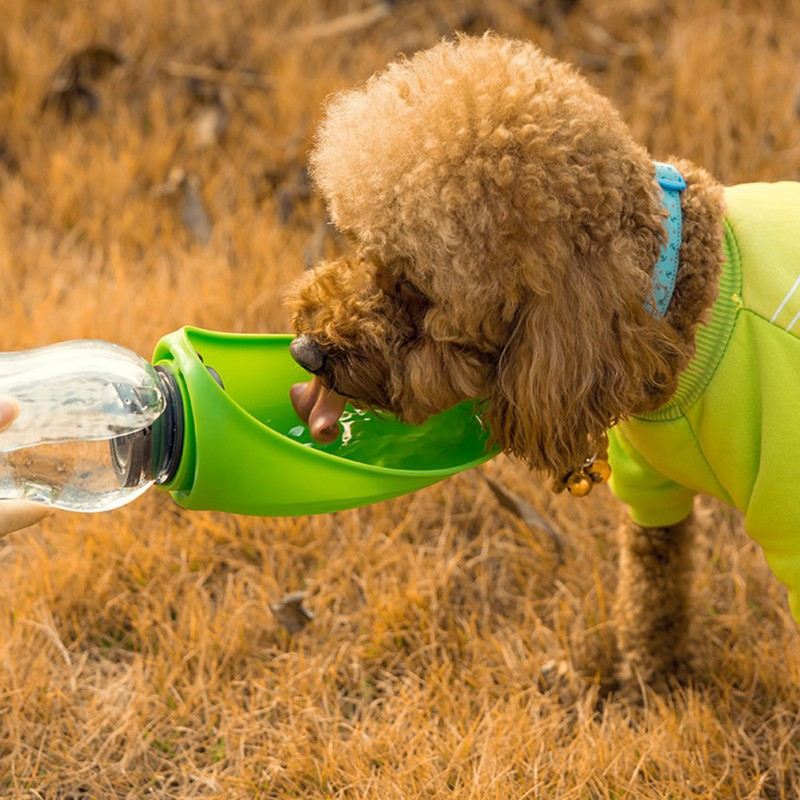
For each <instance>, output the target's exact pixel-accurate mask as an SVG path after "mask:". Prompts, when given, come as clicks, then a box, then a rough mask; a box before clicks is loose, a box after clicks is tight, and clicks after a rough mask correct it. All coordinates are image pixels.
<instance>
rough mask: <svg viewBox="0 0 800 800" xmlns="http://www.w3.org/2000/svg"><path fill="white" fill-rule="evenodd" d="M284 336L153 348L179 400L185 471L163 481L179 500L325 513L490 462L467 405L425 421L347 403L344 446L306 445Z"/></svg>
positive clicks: (189, 337) (265, 511)
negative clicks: (293, 395) (410, 420)
mask: <svg viewBox="0 0 800 800" xmlns="http://www.w3.org/2000/svg"><path fill="white" fill-rule="evenodd" d="M291 341H292V337H291V336H287V335H250V334H245V335H240V334H231V333H215V332H212V331H205V330H200V329H198V328H191V327H187V328H182V329H181V330H178V331H175V332H174V333H171V334H168V335H167V336H165V337H164V338H163V339H161V341H160V342H159V343H158V345H157V346H156V350H155V354H154V357H153V363H154V364H156V365H159V366H161V367H164V368H166V369H168V370H170V371H171V372H172V373H173V374H174V375H175V377H176V379H177V384H178V388H179V390H180V394H181V400H182V403H183V411H184V413H183V418H184V438H183V451H182V454H181V460H180V464H179V466H178V469H177V472H176V473H175V475H174V477H173V478H172V479H171V480H170V481H169V482H168V483H167V484H164V485H163V486H162V488H164V489H167V490H168V491H170V492H171V494H172V496H173V498H174V499H175V500H176V502H177V503H178V504H179V505H181V506H183V507H184V508H189V509H206V510H217V511H228V512H233V513H239V514H255V515H259V516H290V515H291V516H294V515H302V514H322V513H327V512H331V511H340V510H342V509H347V508H355V507H358V506H365V505H369V504H371V503H376V502H378V501H381V500H386V499H388V498H391V497H397V496H398V495H402V494H407V493H409V492H414V491H416V490H417V489H421V488H422V487H424V486H429V485H430V484H432V483H436V482H437V481H440V480H442V479H443V478H446V477H448V476H449V475H453V474H454V473H456V472H460V471H462V470H466V469H469V468H470V467H474V466H476V465H478V464H480V463H482V462H484V461H486V460H487V459H489V458H491V457H492V456H493V455H495V452H494V451H492V450H490V449H489V447H488V445H487V440H488V434H487V432H486V430H485V429H484V427H483V426H482V425H481V423H480V421H479V419H478V416H477V414H476V410H475V407H474V405H473V404H471V403H464V404H461V405H459V406H456V407H455V408H452V409H450V410H449V411H446V412H444V413H442V414H440V415H438V416H436V417H432V418H431V419H430V420H429V421H428V422H427V423H425V424H424V425H421V426H412V425H406V424H403V423H401V422H399V421H397V420H396V419H394V418H392V417H389V416H383V415H378V414H374V413H369V414H367V413H364V412H359V411H356V410H355V409H352V408H351V407H349V406H348V408H347V410H346V411H345V415H344V416H343V418H342V420H341V424H342V428H343V432H342V435H341V436H340V437H339V439H338V440H337V441H336V442H334V443H333V444H328V445H321V444H317V443H315V442H313V441H312V439H311V438H310V436H309V433H308V430H307V428H306V426H305V425H304V424H303V423H302V422H301V421H300V420H299V419H298V417H297V415H296V414H295V412H294V409H293V407H292V404H291V401H290V399H289V387H290V386H291V385H292V384H294V383H297V382H299V381H304V380H308V379H309V375H308V374H307V373H306V372H305V371H304V370H303V369H302V368H301V367H300V366H298V365H297V364H296V363H295V362H294V360H293V359H292V357H291V356H290V355H289V344H290V342H291ZM217 378H218V379H219V380H217Z"/></svg>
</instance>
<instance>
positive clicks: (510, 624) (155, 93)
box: [0, 0, 800, 800]
mask: <svg viewBox="0 0 800 800" xmlns="http://www.w3.org/2000/svg"><path fill="white" fill-rule="evenodd" d="M482 5H483V6H485V8H484V9H483V10H482V8H481V6H482ZM570 5H573V4H572V3H570V2H567V1H566V0H560V1H559V0H543V2H541V3H538V2H536V0H529V2H524V0H519V1H518V2H515V1H514V0H498V2H493V3H484V4H480V3H476V2H470V1H469V0H446V1H444V2H441V3H435V2H422V0H420V1H419V2H413V1H412V0H405V2H403V1H402V0H398V2H396V3H394V4H392V8H391V11H390V12H388V13H387V14H386V15H385V16H384V17H383V18H380V19H379V18H378V17H380V16H381V13H380V11H379V12H377V13H375V12H374V7H371V6H368V5H366V0H365V2H364V3H359V2H355V1H354V2H346V1H345V0H341V1H340V2H337V1H336V0H309V1H308V2H299V0H295V2H287V0H273V2H268V3H267V2H262V1H261V0H240V1H239V2H233V0H208V1H207V2H204V3H197V2H188V0H172V2H167V3H162V2H156V1H155V0H116V2H110V0H106V2H98V3H82V2H70V3H66V2H63V3H62V2H57V1H56V0H50V2H46V0H0V19H2V20H3V33H2V38H0V109H2V110H1V111H0V119H2V120H3V126H2V129H0V259H2V275H0V289H1V290H2V291H1V292H0V298H1V300H0V303H1V304H0V314H1V315H2V316H0V319H2V324H1V325H0V348H2V349H19V348H25V347H32V346H35V345H40V344H44V343H47V342H51V341H54V340H58V339H65V338H74V337H83V336H92V337H100V338H106V339H110V340H113V341H117V342H120V343H122V344H124V345H127V346H130V347H132V348H134V349H136V350H138V351H139V352H141V353H145V354H149V353H150V352H151V351H152V348H153V345H154V344H155V342H156V341H157V339H158V338H159V337H160V336H161V335H162V334H164V333H166V332H168V331H171V330H173V329H175V328H177V327H179V326H180V325H183V324H188V323H191V324H196V325H200V326H203V327H208V328H214V329H220V330H235V331H283V330H286V329H287V328H288V322H287V317H286V314H285V313H284V312H283V311H282V309H281V292H282V288H283V287H284V286H285V285H286V284H287V283H288V282H289V281H291V280H292V279H293V278H295V277H296V276H297V275H298V274H300V272H301V271H302V269H303V267H304V263H305V261H306V259H307V258H314V257H315V256H316V255H318V254H319V253H320V252H321V251H322V250H325V251H327V252H333V250H334V249H335V248H336V246H337V243H336V241H335V240H333V239H332V238H330V237H328V238H327V239H324V238H323V234H322V232H323V231H324V227H323V224H324V219H325V218H324V213H323V210H322V209H321V208H320V207H319V205H318V203H317V202H316V201H313V200H309V199H308V198H307V197H306V196H305V194H306V191H307V187H306V185H305V183H304V181H303V177H302V172H301V169H302V165H303V161H304V153H305V151H306V148H307V145H308V142H309V138H310V136H311V134H312V130H313V125H314V121H315V119H316V118H317V117H318V115H319V110H320V103H321V101H322V100H323V98H324V97H325V96H326V95H327V94H329V93H330V92H331V91H333V90H335V89H337V88H339V87H344V86H347V85H350V84H351V83H353V82H355V81H358V80H361V79H363V78H365V77H366V76H367V75H369V74H370V72H371V71H372V70H373V69H375V68H377V67H379V66H380V65H382V64H383V63H384V62H385V61H386V60H387V59H389V58H391V57H393V56H394V55H395V54H397V53H398V52H399V51H401V50H405V51H409V52H410V51H413V50H414V49H416V48H419V47H423V46H427V45H430V44H432V43H434V42H435V41H436V40H437V39H438V38H439V37H440V36H442V35H445V34H448V33H449V32H451V31H452V30H454V29H468V30H470V31H472V32H479V31H481V30H483V29H485V28H486V27H487V26H492V27H493V28H495V29H496V30H499V31H501V32H504V33H510V34H514V35H518V36H524V37H528V38H531V39H533V40H535V41H537V42H539V43H541V44H542V45H543V46H544V47H545V49H547V50H548V51H549V52H551V53H553V54H555V55H557V56H561V57H564V58H567V59H570V60H572V61H574V62H576V63H577V64H578V65H580V66H581V67H582V69H583V70H584V71H585V73H586V74H587V75H588V76H589V78H590V79H591V80H592V81H593V82H594V83H596V84H597V85H598V86H599V87H600V88H601V89H603V90H604V91H606V92H607V93H608V94H609V95H611V96H612V97H613V98H614V99H615V100H616V101H617V102H618V103H619V105H620V107H621V108H622V111H623V114H624V116H625V117H626V119H627V120H628V121H629V122H630V124H631V125H632V127H633V129H634V132H635V134H636V135H637V136H638V137H639V138H640V139H641V140H642V141H643V142H644V143H645V144H646V145H648V146H649V147H650V148H651V150H652V152H653V154H654V156H655V157H665V156H666V155H668V154H670V153H676V154H680V155H684V156H687V157H689V158H691V159H693V160H695V161H696V162H698V163H700V164H703V165H705V166H706V167H708V168H710V169H711V170H712V171H714V172H715V173H716V174H717V175H718V176H719V177H720V178H721V179H722V180H724V181H726V182H731V183H732V182H738V181H745V180H754V179H765V180H772V179H778V178H791V179H795V180H796V179H800V69H799V68H798V64H800V4H798V2H797V0H784V1H783V2H781V0H762V2H760V3H755V2H751V0H671V2H664V1H663V0H632V1H630V2H624V1H623V0H594V1H590V0H578V2H577V3H574V8H573V9H572V10H571V12H569V13H562V10H561V9H562V7H563V8H565V9H566V8H568V6H570ZM364 8H368V9H373V11H372V12H367V14H366V16H365V15H356V16H354V17H349V16H345V17H343V15H345V14H347V13H348V12H354V11H358V10H363V9H364ZM381 8H382V7H381ZM486 9H491V10H490V11H489V10H486ZM336 19H339V22H337V23H335V24H329V23H331V21H332V20H336ZM92 44H95V45H102V46H103V47H105V48H108V50H107V51H101V52H99V53H98V52H95V53H94V54H84V56H83V58H82V59H81V58H77V59H75V58H73V66H74V67H75V68H74V69H73V70H72V71H71V72H70V71H69V70H66V69H65V70H62V72H61V74H60V77H59V79H58V80H54V74H55V73H56V71H57V70H58V68H59V66H60V65H62V64H64V62H66V61H67V60H68V59H70V58H71V57H74V56H76V54H79V53H80V51H81V50H82V49H83V48H85V47H87V46H88V45H92ZM114 56H118V57H121V58H122V59H124V63H123V64H122V65H120V66H117V67H116V68H114V69H112V70H111V71H110V72H108V73H107V74H98V73H103V72H104V70H103V69H102V67H103V65H107V66H109V67H110V66H111V63H110V62H112V61H114ZM92 67H93V69H92ZM199 68H203V69H199ZM187 75H189V76H190V77H191V76H192V75H193V76H194V79H193V80H187ZM91 91H95V92H96V97H94V98H92V96H91V95H90V94H89V92H91ZM48 95H49V100H48V102H46V103H45V106H46V107H45V108H44V109H43V108H42V105H43V101H44V100H45V98H46V97H48ZM67 116H68V117H69V119H67V118H65V117H67ZM202 119H205V123H204V122H202V121H201V120H202ZM214 120H216V121H217V122H218V123H219V124H218V127H219V128H222V129H224V130H222V132H218V133H214V131H213V130H211V129H213V127H214V125H213V124H210V123H213V122H214ZM209 131H210V132H209ZM176 168H180V169H183V170H185V172H186V173H187V174H190V175H193V176H196V182H199V183H198V185H199V192H200V199H201V200H202V202H203V204H204V205H205V208H206V212H207V214H208V221H207V222H206V223H204V222H203V220H201V221H200V222H197V221H195V222H191V223H190V224H189V227H188V228H187V227H186V226H185V225H184V224H183V223H182V208H183V207H184V206H185V203H186V197H187V194H186V191H187V190H186V189H185V185H186V184H185V183H184V184H183V185H180V184H179V182H178V181H177V179H176V174H175V173H174V172H173V171H174V170H175V169H176ZM171 172H172V176H171V179H170V173H171ZM189 186H190V188H189V190H188V196H189V199H190V200H191V199H193V198H194V199H197V198H196V195H195V192H196V189H195V188H193V187H195V178H192V179H191V180H190V182H189ZM209 222H210V225H211V228H210V230H209V228H208V223H209ZM265 380H268V376H265ZM484 471H485V473H486V474H488V475H490V476H494V477H495V478H497V479H498V480H499V481H500V482H501V483H502V484H503V485H505V486H506V487H507V488H509V489H510V490H512V491H514V492H516V493H517V494H519V495H521V496H523V497H524V498H526V499H527V500H528V501H529V502H530V503H532V504H533V505H534V506H535V507H536V508H537V509H538V510H539V511H540V512H541V513H543V514H544V515H545V516H547V517H548V518H549V519H551V520H552V521H553V522H555V523H556V524H557V525H559V526H560V528H561V529H562V530H563V531H564V532H565V534H566V535H567V538H568V545H567V547H566V549H565V552H564V556H563V563H561V564H559V563H558V560H557V557H556V552H555V550H554V548H553V546H552V542H551V541H550V539H549V538H548V537H547V536H546V535H544V534H543V533H542V532H541V531H539V530H536V529H529V528H528V527H526V526H525V525H524V524H522V523H521V522H520V521H519V520H518V519H517V518H515V517H514V516H513V515H511V514H509V513H508V512H507V511H504V510H503V509H501V508H500V507H499V506H498V504H497V502H496V500H495V498H494V496H493V495H492V494H491V492H490V490H489V488H488V487H487V485H486V484H485V482H483V481H482V480H481V479H480V477H479V476H478V475H477V474H474V473H473V474H464V475H460V476H458V477H456V478H453V479H451V480H449V481H447V482H446V483H444V484H442V485H439V486H436V487H433V488H431V489H428V490H426V491H423V492H420V493H418V494H417V495H415V496H413V497H409V498H405V499H400V500H396V501H393V502H390V503H386V504H382V505H379V506H375V507H373V508H368V509H363V510H360V511H353V512H348V513H341V514H336V515H331V516H327V517H319V518H302V519H249V518H243V517H232V516H225V515H222V514H211V513H184V512H181V511H179V510H178V509H177V507H176V506H175V505H174V504H173V503H172V501H171V500H170V499H169V497H168V496H165V495H163V494H161V493H158V492H155V491H153V492H151V493H149V494H148V495H146V496H145V497H144V498H142V499H141V500H139V501H138V502H136V503H134V504H133V505H132V506H131V507H129V508H126V509H123V510H120V511H116V512H112V513H108V514H102V515H97V516H82V515H69V514H66V513H59V514H57V515H56V516H54V517H52V518H51V519H49V520H48V521H47V522H46V523H45V524H44V525H42V526H40V527H39V528H38V529H35V530H34V531H33V532H26V533H21V534H15V535H13V536H12V537H9V539H6V540H5V541H4V542H2V543H0V573H2V581H1V582H0V606H1V607H2V613H0V796H2V797H3V798H5V797H9V798H47V799H48V800H51V799H54V798H63V799H64V800H65V799H66V798H73V799H75V800H77V798H143V797H158V798H189V797H202V798H234V799H238V798H269V797H274V798H277V797H302V798H317V797H337V798H345V797H347V798H412V799H413V798H434V797H436V798H439V797H459V798H467V797H469V798H498V799H500V800H506V799H507V798H576V799H577V798H623V797H628V798H666V797H673V798H683V797H698V798H700V797H720V798H761V797H763V798H796V797H797V796H799V795H800V655H799V650H800V637H799V636H798V631H797V629H796V628H795V626H794V623H793V622H792V621H791V619H790V618H789V616H788V613H787V611H786V604H785V598H784V594H783V591H782V590H781V588H780V587H779V586H778V585H777V584H776V583H775V581H774V580H773V578H772V577H771V576H770V574H769V572H768V571H767V569H766V566H765V564H764V561H763V558H762V556H761V554H760V552H759V551H758V550H757V548H756V547H755V546H754V545H753V544H752V543H751V542H750V541H749V540H748V539H747V538H746V537H745V536H744V534H743V533H742V530H741V526H740V523H739V521H738V519H737V518H736V517H735V516H734V515H733V514H732V513H731V512H729V511H727V510H725V509H721V508H719V507H717V506H716V505H715V504H712V503H710V502H707V503H706V504H705V508H706V512H707V515H706V524H705V538H704V541H703V542H702V543H701V545H702V546H701V551H702V552H701V557H700V564H701V568H700V570H699V575H698V578H697V590H698V592H699V594H700V601H699V603H698V614H697V627H698V630H699V632H700V634H701V635H700V637H699V643H698V656H699V663H700V668H699V669H698V673H697V677H696V682H695V685H694V686H693V687H691V688H688V689H680V690H677V689H676V691H675V693H674V694H673V695H672V696H671V697H670V698H668V699H659V698H656V697H652V696H651V697H649V698H648V703H647V704H646V706H645V708H644V709H643V710H632V709H629V708H627V707H626V706H625V705H624V704H622V703H621V702H620V701H619V700H618V699H617V697H616V696H615V695H614V693H613V686H612V685H611V681H610V676H611V674H612V659H613V648H612V641H613V637H612V631H611V629H610V624H609V618H608V609H609V606H610V601H611V596H612V594H613V586H614V566H613V561H614V549H613V544H612V537H611V533H612V531H613V528H614V522H615V520H616V519H617V517H618V514H619V511H620V509H619V507H618V506H617V504H616V503H615V502H614V501H613V500H612V499H611V498H610V496H609V495H608V494H607V493H606V492H604V491H601V492H598V493H595V494H594V495H593V496H592V497H591V498H589V499H588V500H586V501H576V500H571V499H570V498H554V497H553V496H551V495H550V493H549V492H548V490H547V489H545V488H543V487H541V486H540V485H538V484H537V482H536V481H534V480H532V479H531V478H530V477H529V476H528V475H527V473H526V472H525V470H524V469H522V468H521V467H520V466H518V465H515V464H513V463H512V462H510V461H508V460H505V459H497V460H495V461H494V462H493V463H491V464H490V465H488V466H487V467H485V468H484ZM787 491H796V487H795V486H794V476H792V475H788V476H787ZM298 589H305V590H308V591H309V592H311V593H312V594H311V596H310V597H309V598H308V599H307V600H306V605H307V606H308V607H309V608H310V609H311V610H312V611H313V612H315V614H316V618H315V619H314V620H313V622H311V623H310V624H309V625H308V626H307V627H306V628H305V629H304V630H303V631H302V632H300V633H298V634H296V635H294V636H290V635H289V634H288V633H287V632H286V631H285V630H283V629H282V627H281V626H280V624H279V622H278V620H277V618H276V617H275V615H274V614H273V613H272V612H271V611H270V608H269V606H270V603H274V602H275V601H277V600H279V599H280V598H281V596H282V595H283V594H284V593H286V592H290V591H293V590H298Z"/></svg>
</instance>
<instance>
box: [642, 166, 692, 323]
mask: <svg viewBox="0 0 800 800" xmlns="http://www.w3.org/2000/svg"><path fill="white" fill-rule="evenodd" d="M654 164H655V168H656V180H657V181H658V185H659V186H660V187H661V190H662V191H663V193H664V198H663V203H664V207H665V208H666V209H667V211H668V212H669V219H667V220H666V221H665V223H664V227H665V229H666V234H667V241H666V243H665V244H663V245H662V246H661V253H660V255H659V257H658V262H657V263H656V266H655V269H654V270H653V298H654V299H655V303H656V307H655V309H654V308H653V306H652V304H651V303H650V302H649V301H648V302H645V308H646V309H647V310H648V311H649V312H650V313H651V314H652V313H654V312H655V311H658V313H659V314H660V315H661V316H662V317H663V316H665V315H666V313H667V309H668V308H669V302H670V300H672V293H673V292H674V291H675V279H676V278H677V277H678V253H679V251H680V249H681V226H682V224H683V219H682V217H681V192H682V191H683V190H684V189H685V188H686V181H685V180H684V179H683V175H681V174H680V172H678V170H677V169H675V167H673V166H672V165H671V164H662V163H661V162H660V161H656V162H654Z"/></svg>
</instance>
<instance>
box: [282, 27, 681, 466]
mask: <svg viewBox="0 0 800 800" xmlns="http://www.w3.org/2000/svg"><path fill="white" fill-rule="evenodd" d="M311 164H312V175H313V177H314V180H315V183H316V185H317V187H318V188H319V190H320V191H321V192H322V194H323V196H324V198H325V200H326V202H327V205H328V208H329V210H330V213H331V217H332V219H333V221H334V223H335V224H336V225H337V226H338V227H339V229H340V230H342V231H343V232H344V233H345V234H346V235H347V236H348V237H349V238H350V240H351V241H352V242H353V250H354V252H353V254H352V255H349V256H345V257H343V258H341V259H339V260H337V261H334V262H331V263H323V264H320V265H318V266H317V267H316V268H315V269H314V270H313V271H311V272H310V273H309V274H308V275H307V276H306V277H305V278H304V279H303V280H302V281H301V282H300V283H299V284H298V286H297V287H296V290H295V292H294V295H293V297H292V299H291V300H290V305H291V307H292V309H293V312H294V325H295V329H296V331H297V333H298V334H300V335H301V336H300V338H299V339H298V340H297V341H296V343H295V345H294V349H293V352H294V354H295V357H296V358H297V360H298V361H300V363H302V364H303V365H304V366H306V367H307V368H308V369H309V370H310V371H312V372H314V373H316V374H317V375H319V376H320V378H321V380H322V381H323V382H324V383H326V384H327V385H328V386H329V387H330V388H333V389H335V390H336V391H337V392H339V393H341V394H344V395H346V396H348V397H351V398H354V399H355V400H357V401H361V402H362V403H365V404H368V405H371V406H376V407H380V408H385V409H388V410H390V411H392V412H394V413H395V414H397V415H398V416H400V417H401V418H403V419H405V420H406V421H409V422H413V423H419V422H422V421H423V420H424V419H425V418H426V417H427V416H428V415H430V414H434V413H437V412H440V411H443V410H445V409H447V408H449V407H451V406H453V405H454V404H456V403H458V402H459V401H461V400H464V399H473V398H474V399H483V400H485V401H486V409H487V410H486V419H487V422H488V424H489V426H490V428H491V431H492V433H493V435H494V437H495V438H496V440H497V441H498V442H499V444H500V445H501V446H502V447H503V448H504V449H505V450H507V451H508V452H510V453H513V454H515V455H518V456H520V457H521V458H522V459H524V460H525V461H526V462H527V463H528V464H530V465H531V466H532V467H535V468H540V469H546V470H548V471H549V472H551V473H562V472H565V471H568V470H569V469H570V468H572V467H574V466H575V465H576V464H580V463H582V461H583V460H584V459H585V458H586V457H587V456H588V455H590V452H589V450H590V448H591V446H592V445H591V442H592V440H594V441H599V440H600V439H601V438H602V436H603V433H604V431H605V430H606V429H607V427H608V425H609V424H610V422H612V420H613V419H615V418H616V417H617V416H619V415H620V414H624V413H628V412H630V411H632V410H633V407H634V406H637V405H638V406H641V405H642V397H643V395H646V394H647V393H648V392H656V391H657V390H658V389H659V388H661V387H662V386H663V383H664V381H665V380H667V377H666V376H667V375H668V373H669V369H668V365H667V362H666V360H665V355H664V352H665V350H664V342H665V341H668V340H669V330H670V329H669V328H668V327H667V326H666V325H663V324H662V325H661V327H659V325H658V324H657V323H656V324H654V323H653V320H651V319H649V318H648V315H647V312H646V311H645V309H644V306H643V303H644V300H645V299H646V298H647V297H648V296H649V295H650V292H651V285H650V275H649V269H650V268H651V266H652V265H653V264H654V263H655V262H656V260H657V258H658V251H659V247H660V244H661V241H662V237H663V227H662V221H663V216H664V215H663V211H662V209H661V206H660V199H659V193H658V189H657V186H656V185H655V183H654V178H653V167H652V163H651V161H650V159H649V157H648V155H647V153H646V152H645V151H644V150H643V149H642V148H641V147H639V146H638V145H636V144H635V143H634V141H633V140H632V138H631V137H630V135H629V133H628V130H627V128H626V126H625V125H624V123H623V122H622V121H621V119H620V117H619V115H618V114H617V112H616V111H615V110H614V108H613V107H612V106H611V104H610V103H609V102H608V101H606V100H605V99H604V98H603V97H602V96H600V95H599V94H598V93H597V92H595V91H594V90H593V89H592V88H591V87H590V86H589V85H588V84H587V82H586V81H585V80H583V79H582V78H581V77H580V76H579V75H577V74H576V73H575V72H574V70H572V69H571V68H569V67H568V66H566V65H564V64H561V63H558V62H556V61H554V60H553V59H551V58H549V57H547V56H545V55H544V54H543V53H542V52H541V51H540V50H538V49H537V48H536V47H534V46H533V45H530V44H525V43H522V42H515V41H507V40H503V39H500V38H498V37H494V36H487V37H483V38H480V39H472V38H461V39H459V40H457V41H456V42H446V43H442V44H440V45H438V46H437V47H435V48H433V49H432V50H429V51H426V52H423V53H420V54H418V55H416V56H414V57H413V58H412V59H410V60H405V61H400V62H398V63H396V64H393V65H392V66H390V67H389V68H388V69H387V70H386V71H385V72H383V73H381V74H379V75H377V76H376V77H373V78H372V79H371V80H370V81H369V82H368V83H367V84H366V85H365V86H364V87H363V88H361V89H357V90H354V91H351V92H347V93H344V94H341V95H339V96H337V97H335V98H334V99H333V101H332V102H331V104H330V106H329V108H328V110H327V115H326V118H325V120H324V121H323V123H322V125H321V128H320V131H319V135H318V140H317V144H316V148H315V150H314V152H313V154H312V157H311Z"/></svg>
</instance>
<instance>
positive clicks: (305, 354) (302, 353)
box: [289, 333, 327, 375]
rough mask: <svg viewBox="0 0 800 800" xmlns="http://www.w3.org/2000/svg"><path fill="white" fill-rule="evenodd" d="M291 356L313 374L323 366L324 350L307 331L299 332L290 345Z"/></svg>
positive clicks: (324, 359)
mask: <svg viewBox="0 0 800 800" xmlns="http://www.w3.org/2000/svg"><path fill="white" fill-rule="evenodd" d="M289 352H290V353H291V355H292V358H293V359H294V360H295V361H296V362H297V363H298V364H299V365H300V366H301V367H303V369H307V370H308V371H309V372H310V373H312V374H313V375H316V374H317V373H319V372H321V371H322V370H323V369H324V367H325V361H326V360H327V359H326V356H325V351H324V350H323V349H322V347H320V346H319V345H318V344H317V343H316V342H315V341H314V340H313V339H312V338H311V337H310V336H309V335H308V334H307V333H301V334H300V336H298V337H297V338H296V339H295V340H294V341H293V342H292V343H291V344H290V345H289Z"/></svg>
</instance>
